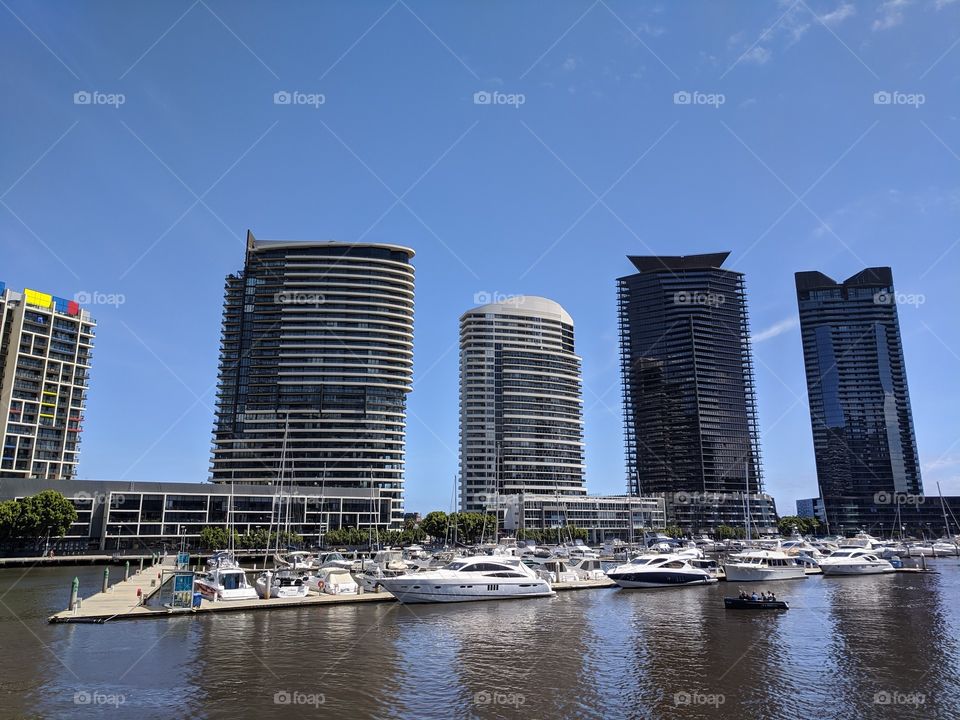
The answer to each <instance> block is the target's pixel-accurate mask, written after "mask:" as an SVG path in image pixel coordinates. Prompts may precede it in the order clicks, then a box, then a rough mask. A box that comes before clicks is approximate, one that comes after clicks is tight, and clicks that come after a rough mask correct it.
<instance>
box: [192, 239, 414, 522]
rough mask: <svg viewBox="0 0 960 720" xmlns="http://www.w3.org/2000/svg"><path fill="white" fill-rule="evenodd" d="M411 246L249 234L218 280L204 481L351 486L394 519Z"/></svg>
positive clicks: (382, 517) (327, 488) (408, 365)
mask: <svg viewBox="0 0 960 720" xmlns="http://www.w3.org/2000/svg"><path fill="white" fill-rule="evenodd" d="M412 257H413V250H411V249H409V248H406V247H401V246H399V245H383V244H373V243H359V244H351V243H345V242H297V241H289V242H288V241H273V240H270V241H264V240H257V239H256V238H254V237H253V234H252V233H248V234H247V247H246V260H245V263H244V269H243V270H242V271H240V272H239V273H237V274H235V275H230V276H229V277H227V280H226V289H225V299H224V308H223V335H222V341H221V351H220V379H219V385H218V391H217V414H216V423H215V427H214V439H213V458H212V466H211V479H212V480H213V482H216V483H231V482H236V483H241V484H246V485H249V484H275V483H277V482H280V480H281V478H282V479H283V482H284V483H286V484H293V485H298V486H313V487H317V488H321V489H322V490H321V494H323V493H324V492H325V493H326V494H327V495H328V496H337V495H344V496H346V495H347V494H348V493H347V491H350V492H351V493H352V492H353V491H360V492H361V494H362V495H364V496H365V497H366V498H367V503H368V507H372V508H374V509H375V516H376V523H375V524H378V525H381V526H385V527H387V526H389V527H399V526H400V525H401V523H402V521H403V489H404V464H405V440H406V396H407V393H409V392H410V390H411V389H412V376H413V289H414V269H413V266H412V265H411V263H410V260H411V258H412Z"/></svg>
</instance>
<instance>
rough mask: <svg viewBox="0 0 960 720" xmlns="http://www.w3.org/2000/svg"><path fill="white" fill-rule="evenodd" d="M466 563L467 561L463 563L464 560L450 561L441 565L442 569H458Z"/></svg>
mask: <svg viewBox="0 0 960 720" xmlns="http://www.w3.org/2000/svg"><path fill="white" fill-rule="evenodd" d="M466 564H467V563H465V562H452V563H450V564H448V565H444V566H443V569H444V570H459V569H460V568H462V567H464V566H466Z"/></svg>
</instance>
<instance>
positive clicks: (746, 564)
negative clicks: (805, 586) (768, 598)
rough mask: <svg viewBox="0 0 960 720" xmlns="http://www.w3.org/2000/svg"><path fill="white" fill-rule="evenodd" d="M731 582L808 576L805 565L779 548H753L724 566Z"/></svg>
mask: <svg viewBox="0 0 960 720" xmlns="http://www.w3.org/2000/svg"><path fill="white" fill-rule="evenodd" d="M723 571H724V573H725V574H726V577H727V580H728V581H731V582H769V581H771V580H800V579H803V578H805V577H806V576H807V574H806V572H804V569H803V565H798V564H797V562H796V559H795V558H793V557H791V556H790V555H787V554H786V553H784V552H780V551H777V550H751V551H750V552H745V553H741V554H740V555H738V556H737V557H736V558H735V559H734V560H733V561H732V562H728V563H726V564H725V565H724V566H723Z"/></svg>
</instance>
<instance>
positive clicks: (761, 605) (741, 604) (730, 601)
mask: <svg viewBox="0 0 960 720" xmlns="http://www.w3.org/2000/svg"><path fill="white" fill-rule="evenodd" d="M723 606H724V607H725V608H728V609H731V610H789V609H790V606H789V605H787V603H786V602H784V601H783V600H741V599H740V598H724V599H723Z"/></svg>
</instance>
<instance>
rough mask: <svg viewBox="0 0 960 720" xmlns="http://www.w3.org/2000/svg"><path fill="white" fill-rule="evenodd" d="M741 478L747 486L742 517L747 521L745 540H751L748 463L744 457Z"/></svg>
mask: <svg viewBox="0 0 960 720" xmlns="http://www.w3.org/2000/svg"><path fill="white" fill-rule="evenodd" d="M743 480H744V483H746V486H747V494H746V497H745V502H746V509H747V511H746V518H744V519H745V520H746V523H747V540H751V539H752V538H751V536H750V463H748V462H747V460H746V458H744V461H743Z"/></svg>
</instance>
